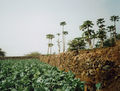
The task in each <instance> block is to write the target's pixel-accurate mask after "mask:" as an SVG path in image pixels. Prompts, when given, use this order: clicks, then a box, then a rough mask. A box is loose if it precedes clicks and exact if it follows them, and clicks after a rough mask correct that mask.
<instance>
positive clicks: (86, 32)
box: [46, 15, 120, 54]
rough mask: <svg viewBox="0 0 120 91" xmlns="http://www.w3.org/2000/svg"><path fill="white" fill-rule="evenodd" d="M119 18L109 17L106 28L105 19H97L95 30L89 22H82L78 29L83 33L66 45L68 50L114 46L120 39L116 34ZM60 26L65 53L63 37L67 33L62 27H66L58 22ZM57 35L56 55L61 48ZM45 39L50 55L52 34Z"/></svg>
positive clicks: (63, 23) (119, 35)
mask: <svg viewBox="0 0 120 91" xmlns="http://www.w3.org/2000/svg"><path fill="white" fill-rule="evenodd" d="M119 19H120V17H119V16H115V15H113V16H111V17H110V21H111V23H112V24H111V25H109V26H107V25H105V19H104V18H99V19H97V21H96V25H97V30H94V29H93V27H94V25H95V24H94V23H93V21H91V20H86V21H84V22H83V24H82V25H80V26H79V29H80V30H81V31H83V33H82V36H81V37H77V38H74V39H73V40H71V41H70V42H69V43H68V45H69V48H68V50H79V49H86V48H87V47H86V45H88V49H93V48H102V47H110V46H115V45H116V41H117V39H120V34H118V33H117V32H116V24H117V22H118V21H119ZM60 25H61V26H62V45H63V52H65V50H66V49H65V44H66V42H65V35H67V34H68V31H64V26H65V25H66V22H65V21H63V22H60ZM57 35H58V41H57V44H58V53H60V52H61V50H60V49H61V46H60V42H61V41H60V33H57ZM108 36H110V37H108ZM46 38H47V39H49V42H48V52H47V54H51V53H52V47H53V43H52V39H53V38H55V36H54V35H53V34H47V35H46Z"/></svg>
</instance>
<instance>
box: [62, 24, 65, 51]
mask: <svg viewBox="0 0 120 91" xmlns="http://www.w3.org/2000/svg"><path fill="white" fill-rule="evenodd" d="M63 31H64V26H63ZM63 31H62V40H63V52H65V40H64V34H63Z"/></svg>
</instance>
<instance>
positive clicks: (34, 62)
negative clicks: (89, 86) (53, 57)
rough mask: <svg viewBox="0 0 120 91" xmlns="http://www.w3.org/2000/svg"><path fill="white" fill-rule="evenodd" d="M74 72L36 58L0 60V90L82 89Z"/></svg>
mask: <svg viewBox="0 0 120 91" xmlns="http://www.w3.org/2000/svg"><path fill="white" fill-rule="evenodd" d="M83 87H84V84H83V83H82V82H81V81H80V80H79V79H76V78H75V76H74V74H73V73H72V72H71V71H70V72H63V71H60V70H58V69H57V68H56V67H52V66H50V65H48V64H45V63H42V62H40V61H39V60H38V59H25V60H23V59H22V60H20V59H19V60H18V59H16V60H0V91H83V90H84V89H83Z"/></svg>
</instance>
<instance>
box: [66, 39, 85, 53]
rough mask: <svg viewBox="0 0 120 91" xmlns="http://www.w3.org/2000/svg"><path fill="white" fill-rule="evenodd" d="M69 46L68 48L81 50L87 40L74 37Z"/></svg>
mask: <svg viewBox="0 0 120 91" xmlns="http://www.w3.org/2000/svg"><path fill="white" fill-rule="evenodd" d="M68 45H69V48H68V50H70V51H71V50H79V49H85V42H84V40H83V39H82V38H74V39H73V40H72V41H70V42H69V43H68Z"/></svg>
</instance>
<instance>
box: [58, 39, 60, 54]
mask: <svg viewBox="0 0 120 91" xmlns="http://www.w3.org/2000/svg"><path fill="white" fill-rule="evenodd" d="M58 53H60V40H59V38H58Z"/></svg>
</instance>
